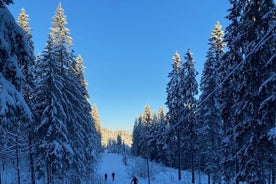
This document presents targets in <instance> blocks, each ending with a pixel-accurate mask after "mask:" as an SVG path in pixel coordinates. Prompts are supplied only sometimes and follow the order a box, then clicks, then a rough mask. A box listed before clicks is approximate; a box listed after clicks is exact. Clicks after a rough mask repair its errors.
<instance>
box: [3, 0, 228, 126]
mask: <svg viewBox="0 0 276 184" xmlns="http://www.w3.org/2000/svg"><path fill="white" fill-rule="evenodd" d="M59 2H61V3H62V6H63V8H64V10H65V15H66V16H67V21H68V25H67V27H68V28H69V29H70V30H71V36H72V37H73V43H74V46H73V49H74V50H75V52H76V54H81V55H82V57H83V58H84V65H85V66H86V70H85V72H86V73H85V77H86V80H87V82H88V91H89V93H90V101H91V104H93V103H96V104H97V107H98V110H99V113H100V118H101V123H102V125H103V126H104V127H107V128H110V129H112V130H115V129H124V130H131V129H132V128H133V124H134V120H135V118H136V117H138V116H139V114H140V113H141V112H143V110H144V106H145V105H146V104H150V106H151V107H152V109H154V110H155V111H156V112H157V111H158V109H159V107H161V106H164V107H165V104H164V103H165V101H166V85H167V83H168V73H169V72H170V71H171V63H172V60H171V58H172V56H173V55H174V53H175V51H176V50H178V51H179V53H180V54H181V56H183V55H184V53H185V52H186V51H187V49H189V48H190V49H191V50H192V52H193V53H194V55H193V57H194V59H195V61H196V70H197V71H198V72H199V73H200V74H201V71H202V67H203V63H204V60H205V55H206V52H207V50H208V38H209V36H210V33H211V31H212V29H213V28H214V25H215V23H216V21H217V20H219V21H220V22H221V24H222V26H223V29H225V27H226V26H227V20H226V19H225V16H226V15H227V10H228V9H229V8H230V5H229V2H228V0H208V1H207V0H82V1H72V0H61V1H59V0H26V1H23V0H15V4H14V5H10V6H9V7H8V8H9V9H10V11H11V12H12V14H13V15H14V16H15V17H16V18H17V16H18V14H19V12H20V9H21V8H22V7H24V8H25V9H26V12H27V13H28V14H29V16H30V19H31V20H30V26H31V27H32V35H33V41H34V44H35V53H39V52H42V50H43V49H44V46H45V43H46V40H47V37H48V33H49V32H50V30H49V28H50V27H51V23H52V17H53V16H54V14H55V10H56V7H57V5H58V3H59ZM182 60H183V57H182ZM199 77H200V75H199ZM199 77H198V78H199Z"/></svg>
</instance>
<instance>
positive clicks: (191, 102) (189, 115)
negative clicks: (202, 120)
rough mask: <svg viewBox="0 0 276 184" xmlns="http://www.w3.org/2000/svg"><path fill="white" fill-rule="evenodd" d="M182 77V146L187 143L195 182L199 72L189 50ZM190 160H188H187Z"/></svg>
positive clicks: (186, 153)
mask: <svg viewBox="0 0 276 184" xmlns="http://www.w3.org/2000/svg"><path fill="white" fill-rule="evenodd" d="M184 58H185V62H184V63H183V66H182V70H181V73H182V75H181V77H180V84H181V86H180V89H179V90H180V93H181V94H182V96H181V109H180V111H181V112H182V122H181V129H182V130H181V134H182V135H181V137H180V140H181V141H182V144H183V145H182V147H184V145H185V155H186V156H187V157H186V158H189V160H190V168H191V170H192V183H195V162H194V158H195V148H196V146H195V144H196V130H195V129H196V117H195V112H196V105H197V99H196V95H197V94H198V83H197V81H196V75H197V72H196V71H195V66H194V63H195V61H194V59H193V57H192V52H191V51H190V50H188V51H187V52H186V55H185V57H184ZM187 161H188V160H187Z"/></svg>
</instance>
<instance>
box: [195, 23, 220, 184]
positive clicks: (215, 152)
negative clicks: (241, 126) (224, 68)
mask: <svg viewBox="0 0 276 184" xmlns="http://www.w3.org/2000/svg"><path fill="white" fill-rule="evenodd" d="M223 35H224V34H223V31H222V29H221V25H220V23H219V22H217V23H216V25H215V28H214V29H213V31H212V33H211V37H210V38H209V46H210V47H209V50H208V52H207V56H206V61H205V63H204V69H203V73H202V77H201V81H200V90H201V95H200V99H199V105H198V107H197V121H198V124H199V125H198V127H197V129H198V130H197V132H198V133H199V142H200V143H202V144H201V145H200V150H199V151H200V156H201V157H203V160H204V163H203V166H202V167H203V168H204V172H205V173H207V174H208V183H209V184H210V183H211V181H210V177H211V175H212V180H213V181H214V182H220V177H219V175H218V171H219V168H220V155H221V153H220V151H221V141H222V135H221V134H222V130H221V128H222V125H221V113H220V109H219V105H218V99H217V95H216V93H215V92H216V91H215V90H216V89H217V88H218V84H219V82H220V79H219V77H220V76H219V71H218V69H219V68H220V65H221V61H222V56H223V54H224V51H223V48H224V45H225V44H224V42H223V38H222V37H223Z"/></svg>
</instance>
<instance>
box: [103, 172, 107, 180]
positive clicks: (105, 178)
mask: <svg viewBox="0 0 276 184" xmlns="http://www.w3.org/2000/svg"><path fill="white" fill-rule="evenodd" d="M104 181H107V174H106V173H105V174H104Z"/></svg>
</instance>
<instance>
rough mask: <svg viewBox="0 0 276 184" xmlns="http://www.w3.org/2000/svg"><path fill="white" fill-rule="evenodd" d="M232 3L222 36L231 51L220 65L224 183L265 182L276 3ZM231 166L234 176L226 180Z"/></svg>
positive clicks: (238, 0)
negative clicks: (222, 75)
mask: <svg viewBox="0 0 276 184" xmlns="http://www.w3.org/2000/svg"><path fill="white" fill-rule="evenodd" d="M230 3H231V5H232V8H231V9H230V10H229V15H228V19H229V20H230V25H229V26H228V27H227V28H226V35H225V41H226V42H227V45H228V47H229V51H228V52H226V54H225V59H224V63H223V65H224V67H227V68H226V69H227V70H226V76H227V75H228V76H230V77H228V78H227V81H225V83H224V84H223V87H222V99H221V101H223V104H222V113H223V114H222V115H223V122H224V125H225V134H226V139H225V140H227V141H225V142H226V143H227V144H225V147H224V150H226V152H225V160H224V164H225V170H226V172H225V174H226V179H228V180H229V179H231V178H230V177H232V178H233V177H234V178H235V181H236V183H238V182H239V181H247V182H249V183H265V181H266V179H267V178H269V176H268V174H267V173H269V172H268V171H270V168H271V165H270V164H271V163H273V162H271V161H273V160H274V158H275V152H273V149H271V148H272V147H273V146H274V145H273V142H272V140H271V139H269V130H270V129H271V128H272V127H273V126H275V111H273V107H274V109H275V91H274V92H273V89H275V84H274V81H275V71H274V72H273V69H274V70H275V67H273V66H274V65H275V3H274V2H273V1H272V0H252V1H247V0H235V1H231V2H230ZM272 63H273V64H272ZM268 65H270V67H268ZM273 86H274V87H273ZM271 87H272V88H271ZM229 92H231V94H229ZM228 95H230V96H228ZM270 107H272V111H273V112H272V111H271V109H269V108H270ZM267 110H268V113H267ZM268 114H269V115H268ZM231 142H233V143H234V144H232V143H231ZM231 162H232V163H231ZM233 163H235V167H236V173H234V174H235V175H234V174H232V175H230V176H229V175H228V176H227V174H229V172H228V171H231V170H233V169H232V168H229V167H230V165H231V164H232V165H233ZM274 164H275V163H274ZM273 167H274V168H275V165H274V166H273V165H272V168H273Z"/></svg>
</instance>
